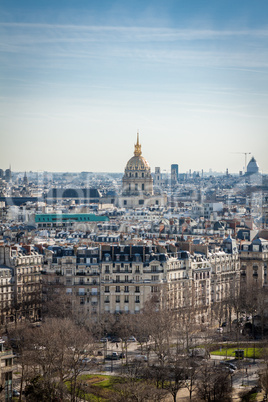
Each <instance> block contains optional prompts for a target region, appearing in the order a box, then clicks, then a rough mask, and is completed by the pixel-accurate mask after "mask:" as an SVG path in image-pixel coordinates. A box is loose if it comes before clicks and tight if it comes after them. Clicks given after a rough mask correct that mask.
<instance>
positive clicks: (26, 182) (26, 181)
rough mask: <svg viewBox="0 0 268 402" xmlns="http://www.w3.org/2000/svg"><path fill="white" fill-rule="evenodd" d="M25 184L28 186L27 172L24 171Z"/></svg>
mask: <svg viewBox="0 0 268 402" xmlns="http://www.w3.org/2000/svg"><path fill="white" fill-rule="evenodd" d="M23 185H24V186H28V178H27V175H26V172H25V173H24V177H23Z"/></svg>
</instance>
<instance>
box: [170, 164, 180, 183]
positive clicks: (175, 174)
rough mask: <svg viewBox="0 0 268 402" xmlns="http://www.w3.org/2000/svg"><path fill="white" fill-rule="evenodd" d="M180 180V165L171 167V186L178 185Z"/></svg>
mask: <svg viewBox="0 0 268 402" xmlns="http://www.w3.org/2000/svg"><path fill="white" fill-rule="evenodd" d="M178 179H179V165H176V164H173V165H171V184H173V185H174V184H177V183H178Z"/></svg>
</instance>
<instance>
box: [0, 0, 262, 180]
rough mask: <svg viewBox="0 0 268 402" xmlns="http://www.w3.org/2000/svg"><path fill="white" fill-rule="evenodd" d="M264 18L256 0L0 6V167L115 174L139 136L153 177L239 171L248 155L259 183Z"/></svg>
mask: <svg viewBox="0 0 268 402" xmlns="http://www.w3.org/2000/svg"><path fill="white" fill-rule="evenodd" d="M267 12H268V4H267V2H266V1H264V0H260V1H257V2H253V1H249V0H246V1H235V2H233V1H232V2H231V1H226V0H225V1H223V0H222V1H217V2H215V1H212V0H211V1H201V0H193V1H186V0H184V1H175V0H174V1H170V0H168V1H165V2H162V1H157V0H148V1H147V0H145V1H140V0H135V1H124V0H119V1H115V0H111V1H104V0H99V1H96V2H95V1H76V2H75V1H52V0H48V1H29V0H25V1H18V0H15V1H7V0H3V1H1V4H0V37H1V41H0V93H1V97H0V100H1V103H0V133H1V135H0V141H1V146H0V158H1V167H2V168H5V169H6V168H8V167H9V165H10V164H11V167H12V170H14V171H16V170H17V171H23V170H27V171H28V170H33V171H35V170H41V171H42V170H47V171H106V172H109V171H111V172H123V170H124V167H125V163H126V161H127V160H128V159H129V158H130V157H131V155H132V154H133V150H134V142H135V141H136V132H137V130H138V129H139V132H140V140H141V144H142V152H143V155H144V156H145V158H147V159H148V161H149V163H150V166H151V167H152V169H153V168H154V167H155V166H160V167H161V169H170V164H171V163H178V164H179V166H180V171H187V170H189V169H192V171H193V170H199V171H200V170H201V169H204V170H205V171H208V170H209V169H210V168H211V169H212V170H215V171H225V169H226V168H229V172H236V173H238V172H239V171H240V170H242V169H243V167H244V163H245V160H244V155H243V154H242V152H251V156H254V157H255V158H256V160H257V162H258V164H259V166H260V170H261V171H262V172H265V173H267V172H268V161H267V145H268V144H267V131H268V116H267V110H268V80H267V78H268V51H267V49H268V46H267V45H268V23H267ZM236 152H237V153H236ZM238 152H241V154H239V153H238ZM248 160H249V156H248Z"/></svg>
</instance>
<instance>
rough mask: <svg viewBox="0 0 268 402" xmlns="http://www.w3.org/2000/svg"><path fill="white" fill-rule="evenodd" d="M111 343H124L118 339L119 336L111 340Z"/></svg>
mask: <svg viewBox="0 0 268 402" xmlns="http://www.w3.org/2000/svg"><path fill="white" fill-rule="evenodd" d="M111 342H112V343H120V342H122V339H121V338H119V337H117V336H114V337H113V338H112V339H111Z"/></svg>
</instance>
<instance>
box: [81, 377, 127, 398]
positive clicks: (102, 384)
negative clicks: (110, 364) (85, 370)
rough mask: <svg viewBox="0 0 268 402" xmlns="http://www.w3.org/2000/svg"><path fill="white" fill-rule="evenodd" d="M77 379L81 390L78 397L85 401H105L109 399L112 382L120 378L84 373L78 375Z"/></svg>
mask: <svg viewBox="0 0 268 402" xmlns="http://www.w3.org/2000/svg"><path fill="white" fill-rule="evenodd" d="M78 381H79V382H80V383H81V389H82V390H83V392H81V395H79V396H80V397H82V398H84V399H85V400H87V401H98V402H106V401H109V399H110V395H111V393H112V392H113V386H114V384H115V383H116V382H118V381H120V380H119V379H118V378H117V377H115V376H109V375H100V374H89V375H87V374H84V375H81V376H79V378H78Z"/></svg>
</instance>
